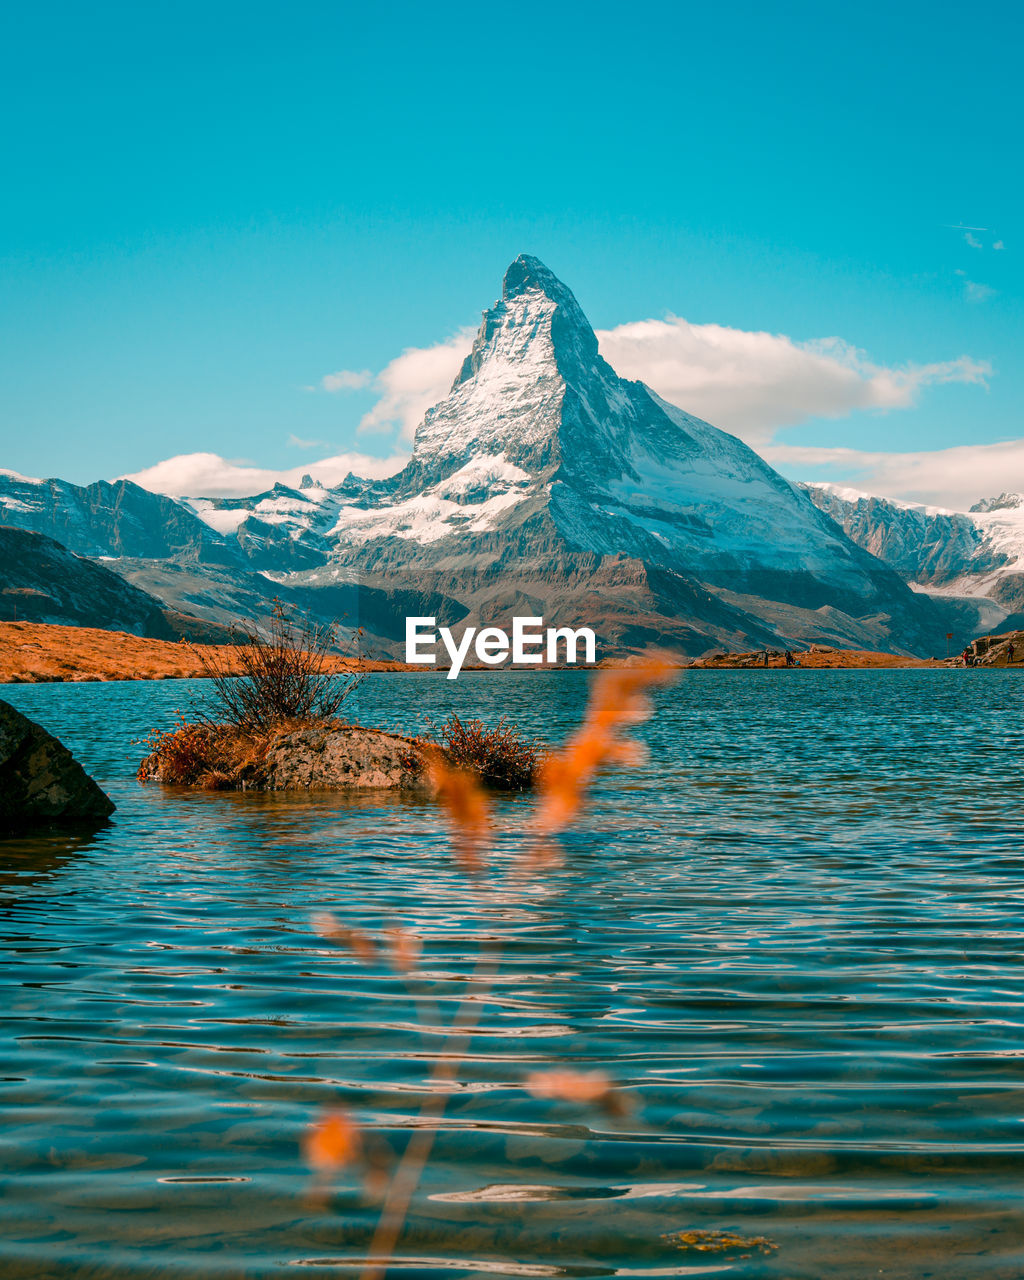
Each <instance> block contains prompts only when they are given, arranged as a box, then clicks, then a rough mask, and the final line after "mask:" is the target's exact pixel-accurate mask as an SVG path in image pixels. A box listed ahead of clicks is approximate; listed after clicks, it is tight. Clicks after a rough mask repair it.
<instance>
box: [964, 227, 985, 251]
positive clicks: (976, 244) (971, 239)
mask: <svg viewBox="0 0 1024 1280" xmlns="http://www.w3.org/2000/svg"><path fill="white" fill-rule="evenodd" d="M964 240H965V241H966V242H967V243H968V244H969V245H970V246H971V248H972V249H983V248H984V247H985V246H984V245H983V244H982V243H981V241H980V240H979V239H978V237H977V236H976V235H974V234H973V233H972V232H970V231H965V232H964Z"/></svg>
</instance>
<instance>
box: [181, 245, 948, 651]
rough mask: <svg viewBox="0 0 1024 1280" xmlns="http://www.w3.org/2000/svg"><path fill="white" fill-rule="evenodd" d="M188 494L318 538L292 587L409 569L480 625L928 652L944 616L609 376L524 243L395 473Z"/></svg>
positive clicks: (223, 513) (785, 493)
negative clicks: (512, 621) (233, 494)
mask: <svg viewBox="0 0 1024 1280" xmlns="http://www.w3.org/2000/svg"><path fill="white" fill-rule="evenodd" d="M194 506H195V509H196V510H197V511H198V512H199V513H200V514H202V515H203V516H204V518H207V519H216V520H217V521H219V522H226V520H227V519H228V514H227V513H228V511H229V509H230V510H232V511H233V512H234V513H238V512H240V511H242V509H243V507H244V511H245V513H246V514H243V515H242V516H241V517H240V524H239V526H238V527H239V528H244V527H246V526H249V525H250V522H251V521H252V520H253V519H254V518H255V519H258V520H260V521H262V522H263V523H264V525H265V526H266V527H271V526H273V527H274V528H275V529H276V530H277V531H278V533H279V534H280V532H281V531H282V530H283V529H288V530H289V536H290V537H292V539H293V541H295V542H297V543H299V544H300V545H303V546H306V547H309V548H310V549H312V547H313V545H314V543H315V544H316V545H317V546H319V547H323V546H324V545H325V543H326V544H329V545H330V547H331V550H330V552H329V557H328V559H327V562H326V563H325V564H323V565H322V566H319V567H310V568H307V569H305V570H299V571H297V572H294V573H291V574H289V575H288V576H287V578H286V579H285V581H287V582H288V584H289V585H290V586H292V587H298V586H302V587H304V588H306V589H307V590H308V591H309V592H311V593H315V592H316V590H317V589H320V588H324V587H327V586H329V585H330V584H333V583H341V582H353V581H359V582H361V583H363V584H366V585H372V586H375V587H378V588H382V589H384V588H387V589H393V588H394V587H395V586H396V585H397V584H402V585H405V586H408V587H411V586H413V585H415V586H417V587H419V588H422V589H429V590H431V591H433V592H435V593H437V594H442V595H446V596H448V597H450V598H452V599H454V600H456V601H458V602H459V603H460V604H461V605H463V606H464V607H465V609H466V610H467V614H468V618H469V620H472V621H480V622H484V621H486V622H492V623H493V622H501V621H507V619H508V617H509V616H510V614H511V613H512V612H519V613H522V612H526V611H528V612H530V613H536V614H541V615H543V616H545V617H546V618H547V619H548V620H549V621H552V622H553V621H558V622H561V623H574V624H577V625H579V624H582V623H585V622H589V623H590V624H591V625H593V626H595V627H596V628H597V629H598V630H599V633H600V634H602V635H603V637H604V639H605V642H606V644H610V645H613V646H615V647H620V648H621V647H626V648H637V647H643V646H644V645H645V644H649V643H666V644H671V645H674V646H676V647H678V648H682V649H684V650H685V651H687V652H690V653H703V652H706V651H707V650H708V649H709V648H712V647H715V646H716V645H729V646H739V645H748V646H749V645H762V644H780V643H783V642H785V641H790V642H793V641H797V640H816V639H821V640H832V641H835V642H838V643H850V644H863V645H866V646H867V645H870V646H872V647H895V648H915V647H916V648H920V647H922V646H924V647H928V646H929V645H932V644H933V642H934V638H935V634H936V633H937V631H938V629H939V626H940V623H939V622H938V621H937V617H936V616H935V615H934V614H933V612H932V611H930V608H929V605H928V602H927V601H923V600H920V599H918V598H915V597H914V595H913V593H911V592H909V591H908V589H907V588H906V586H905V584H904V583H903V582H902V581H901V580H900V579H899V578H898V576H897V575H896V574H894V573H893V572H892V571H891V570H889V569H888V568H886V566H884V565H882V564H881V563H879V561H878V560H876V559H874V558H873V557H872V556H870V555H867V554H865V553H864V552H863V551H862V550H861V549H860V548H858V547H857V546H855V545H854V544H853V543H852V542H851V541H850V540H849V539H848V538H847V537H846V536H845V535H844V534H843V533H842V531H841V530H839V529H837V527H836V525H835V523H834V522H833V521H831V520H830V519H828V518H827V517H825V516H824V515H823V514H822V513H821V512H819V511H818V510H817V509H816V508H815V507H814V505H813V504H812V503H810V502H809V501H808V499H807V498H806V496H805V495H804V494H802V493H800V492H798V491H797V490H796V489H794V488H793V486H792V485H790V484H789V483H788V482H787V481H785V480H784V479H783V478H782V477H781V476H779V475H778V474H777V473H776V472H775V471H773V470H772V469H771V467H769V466H768V465H767V464H766V463H765V462H764V461H763V460H762V459H761V458H759V457H758V456H757V455H756V454H755V453H754V452H753V451H752V450H750V449H749V448H747V446H746V445H744V444H742V443H741V442H740V441H739V440H737V439H735V438H734V437H732V436H729V435H727V434H726V433H725V432H722V431H718V430H717V429H716V428H714V427H712V426H710V425H709V424H707V423H705V422H702V421H701V420H700V419H697V418H693V417H691V416H690V415H688V414H686V413H684V412H683V411H682V410H680V409H677V408H676V407H675V406H673V405H670V404H668V403H666V402H665V401H663V400H661V399H660V398H659V397H658V396H657V395H655V394H654V393H653V392H652V391H651V390H650V389H649V388H648V387H646V386H644V385H643V384H642V383H639V382H630V381H627V380H626V379H623V378H620V377H619V376H618V375H617V374H616V373H615V372H614V370H613V369H612V368H611V367H610V366H609V365H608V364H607V363H606V362H605V361H604V360H603V359H602V357H601V356H600V354H599V353H598V347H597V339H596V338H595V336H594V332H593V330H592V329H591V327H590V325H589V323H588V322H587V320H586V318H585V316H584V315H583V312H582V311H581V309H580V307H579V304H578V303H577V301H576V299H575V298H574V296H573V295H572V293H571V292H570V290H569V289H568V288H567V287H566V286H565V285H564V284H562V282H561V281H559V280H558V279H557V278H556V277H555V276H554V275H553V274H552V273H551V272H550V271H549V270H548V269H547V268H546V267H545V266H544V265H543V264H542V263H540V262H539V261H538V260H537V259H536V258H531V257H527V256H522V257H520V258H517V259H516V261H515V262H514V263H513V264H512V265H511V266H510V267H509V269H508V271H507V273H506V275H505V279H504V285H503V290H502V296H501V298H500V299H499V300H498V301H497V302H496V303H495V304H494V305H493V306H492V307H491V308H490V309H489V310H487V311H486V312H484V315H483V321H482V324H481V326H480V330H479V333H478V335H477V338H476V341H475V342H474V345H473V349H472V351H471V353H470V355H469V356H468V357H467V358H466V361H465V363H464V365H463V367H462V369H461V371H460V373H459V374H458V376H457V377H456V379H455V383H454V385H453V387H452V389H451V392H450V393H449V395H448V396H447V397H446V399H444V400H442V401H441V402H440V403H439V404H438V405H435V406H434V407H433V408H432V409H430V410H429V411H428V412H427V414H426V416H425V417H424V420H423V422H422V423H421V424H420V426H419V428H418V430H417V432H416V437H415V441H414V446H413V455H412V458H411V460H410V462H409V463H408V465H407V466H406V467H405V469H404V470H403V471H401V472H400V473H398V475H396V476H393V477H390V478H389V479H387V480H383V481H379V482H377V483H375V484H367V483H362V484H361V485H360V484H359V482H357V481H355V480H354V479H350V480H349V481H346V483H345V484H344V485H343V486H340V488H339V489H337V490H331V491H329V492H322V491H321V492H319V493H313V492H310V491H308V490H306V489H302V490H300V491H290V492H284V493H282V492H275V493H272V494H268V495H261V497H260V499H259V501H258V502H255V505H253V506H251V507H250V506H249V505H247V504H238V503H235V504H233V507H230V506H229V505H228V504H223V505H220V506H219V507H218V509H217V511H216V513H214V512H212V511H209V510H207V509H206V508H204V506H203V505H202V504H200V503H195V504H194ZM232 518H233V517H232ZM217 527H218V528H219V529H222V530H223V529H225V528H226V524H225V523H218V525H217Z"/></svg>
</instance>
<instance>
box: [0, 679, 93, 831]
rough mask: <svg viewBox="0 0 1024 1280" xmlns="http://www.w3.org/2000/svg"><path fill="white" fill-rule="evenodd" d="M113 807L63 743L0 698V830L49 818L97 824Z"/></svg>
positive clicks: (51, 821)
mask: <svg viewBox="0 0 1024 1280" xmlns="http://www.w3.org/2000/svg"><path fill="white" fill-rule="evenodd" d="M113 812H114V804H113V801H111V800H110V798H109V797H108V796H106V795H105V794H104V793H103V792H102V791H101V790H100V788H99V787H98V786H97V785H96V783H95V782H93V780H92V778H90V777H89V775H88V774H87V773H86V772H85V770H84V769H83V768H82V766H81V765H80V764H79V763H78V761H77V760H76V759H75V758H74V756H73V755H72V754H71V752H70V751H69V750H68V749H67V747H65V746H64V745H63V744H62V743H60V742H58V741H57V739H56V738H55V737H53V736H52V734H49V733H47V732H46V730H45V729H43V728H42V727H41V726H40V725H38V724H36V723H35V722H34V721H32V720H29V719H28V717H27V716H23V715H22V714H21V712H20V711H16V710H15V709H14V707H12V706H11V705H10V704H9V703H7V702H0V834H3V833H5V832H9V831H17V830H24V829H25V828H26V827H37V826H47V825H51V824H61V825H69V824H82V825H85V824H90V823H91V824H96V825H98V824H99V823H101V822H103V820H104V819H105V818H108V817H109V816H110V814H112V813H113Z"/></svg>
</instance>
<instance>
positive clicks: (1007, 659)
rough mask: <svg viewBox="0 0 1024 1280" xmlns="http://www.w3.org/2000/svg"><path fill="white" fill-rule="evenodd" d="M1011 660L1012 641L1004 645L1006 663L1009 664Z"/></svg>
mask: <svg viewBox="0 0 1024 1280" xmlns="http://www.w3.org/2000/svg"><path fill="white" fill-rule="evenodd" d="M1012 661H1013V641H1012V640H1011V641H1010V643H1009V644H1008V645H1007V646H1006V665H1007V666H1009V665H1010V663H1011V662H1012Z"/></svg>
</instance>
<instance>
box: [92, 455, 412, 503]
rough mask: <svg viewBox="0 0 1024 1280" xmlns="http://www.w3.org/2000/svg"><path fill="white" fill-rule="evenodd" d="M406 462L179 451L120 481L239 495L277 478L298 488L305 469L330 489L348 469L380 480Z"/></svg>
mask: <svg viewBox="0 0 1024 1280" xmlns="http://www.w3.org/2000/svg"><path fill="white" fill-rule="evenodd" d="M407 461H408V457H407V456H406V455H404V454H402V455H398V454H394V455H392V456H391V457H390V458H372V457H370V456H369V455H367V454H364V453H339V454H336V455H335V456H334V457H332V458H322V459H321V460H320V461H319V462H310V463H306V464H305V465H304V466H301V467H287V468H283V469H281V470H275V469H272V468H269V467H255V466H252V465H250V464H249V463H247V462H237V461H236V462H233V461H230V460H229V459H227V458H222V457H221V456H220V455H219V454H216V453H181V454H178V455H177V456H176V457H173V458H166V459H165V460H164V461H163V462H158V463H156V465H155V466H152V467H146V468H145V469H144V470H142V471H136V472H134V473H133V474H131V475H127V476H118V477H117V479H119V480H134V482H135V483H136V484H138V485H141V486H142V488H143V489H150V490H152V492H153V493H166V494H168V495H169V496H170V497H172V498H181V497H193V498H199V497H202V498H241V497H249V496H251V495H252V494H254V493H261V492H263V490H265V489H269V488H271V487H272V486H273V485H274V484H276V483H277V482H278V481H280V483H281V484H286V485H290V486H292V487H293V488H297V487H298V485H299V483H300V481H301V480H302V477H303V476H304V475H306V474H307V473H308V474H309V475H311V476H312V477H313V479H314V480H319V481H320V483H321V484H323V485H325V486H327V487H328V488H330V486H331V485H335V484H339V483H340V482H341V481H342V480H344V478H345V477H346V476H347V475H348V473H349V472H350V471H352V472H355V474H356V475H357V476H365V477H366V478H367V479H379V478H381V477H383V476H389V475H392V474H393V473H394V472H396V471H398V470H400V469H401V468H402V467H403V466H404V465H405V463H406V462H407Z"/></svg>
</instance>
